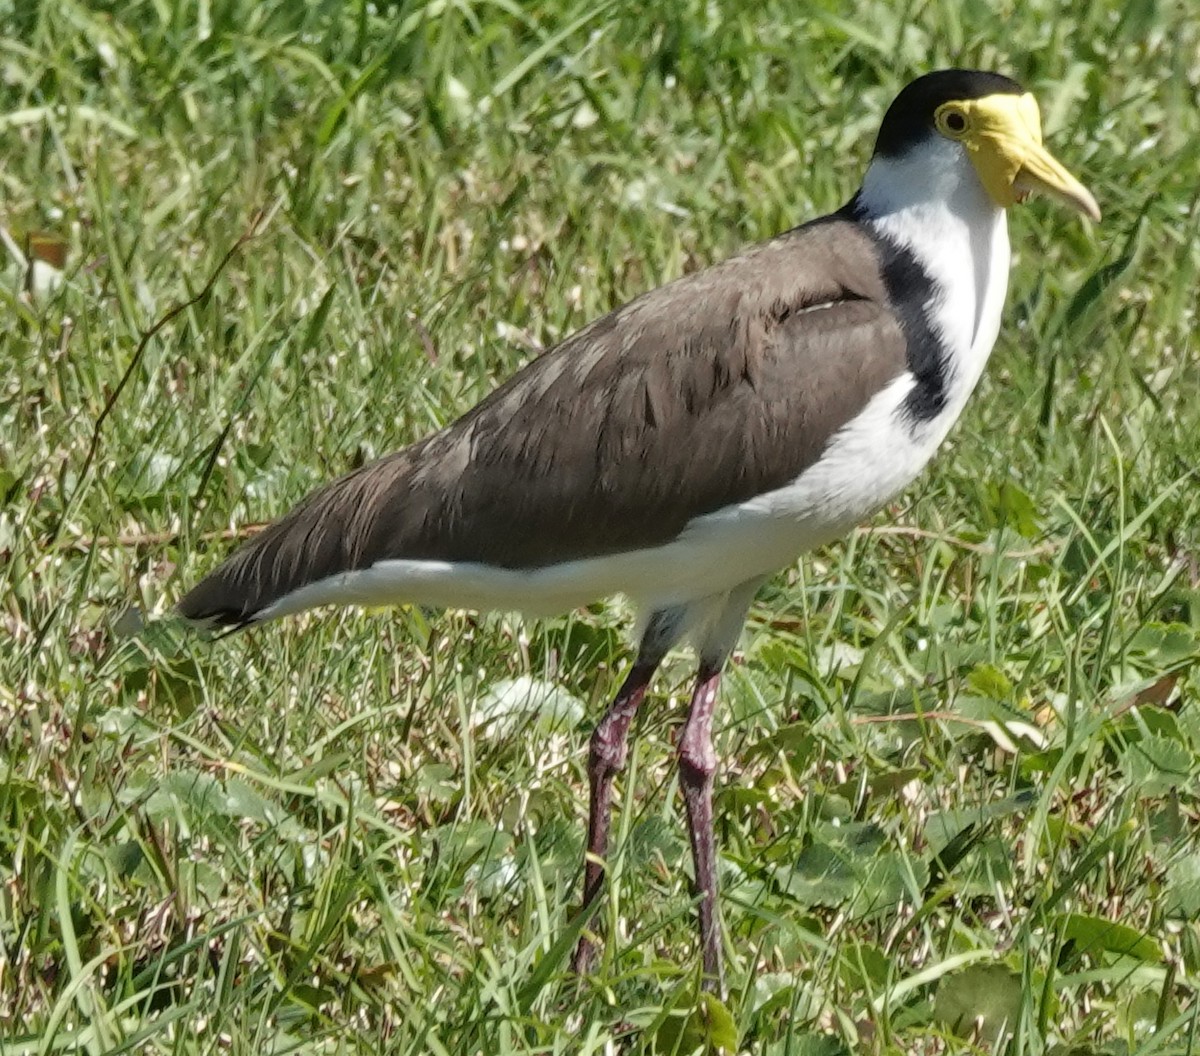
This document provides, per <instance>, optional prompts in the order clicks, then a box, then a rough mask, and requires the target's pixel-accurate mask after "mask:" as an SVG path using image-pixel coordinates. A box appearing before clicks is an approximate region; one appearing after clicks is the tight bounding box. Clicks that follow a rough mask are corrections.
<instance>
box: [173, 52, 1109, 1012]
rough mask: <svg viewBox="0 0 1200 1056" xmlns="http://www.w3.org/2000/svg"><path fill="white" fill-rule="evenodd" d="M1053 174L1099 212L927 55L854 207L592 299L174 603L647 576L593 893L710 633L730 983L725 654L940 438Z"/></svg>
mask: <svg viewBox="0 0 1200 1056" xmlns="http://www.w3.org/2000/svg"><path fill="white" fill-rule="evenodd" d="M1035 191H1041V192H1045V193H1046V194H1048V195H1050V196H1051V197H1053V198H1056V199H1058V200H1059V201H1060V202H1062V203H1064V204H1065V205H1067V206H1069V207H1071V208H1072V209H1075V210H1077V211H1078V212H1080V213H1082V214H1084V215H1085V216H1088V217H1091V218H1092V219H1093V220H1098V219H1099V217H1100V212H1099V209H1098V208H1097V205H1096V202H1095V199H1094V198H1093V197H1092V195H1091V194H1090V193H1089V192H1088V191H1087V190H1086V189H1085V188H1084V187H1083V186H1082V185H1081V184H1080V183H1079V182H1078V181H1077V180H1076V179H1075V178H1074V177H1073V176H1071V174H1070V173H1068V172H1067V170H1066V169H1065V168H1063V166H1062V165H1060V164H1059V163H1058V162H1057V161H1056V160H1055V159H1054V158H1053V157H1052V156H1051V155H1050V153H1049V152H1048V151H1047V150H1046V149H1045V148H1044V147H1043V146H1042V135H1041V126H1040V118H1039V112H1038V107H1037V103H1036V102H1035V101H1034V99H1033V97H1032V96H1031V95H1029V94H1028V93H1026V92H1025V91H1024V90H1023V89H1022V88H1021V86H1020V85H1018V84H1017V83H1016V82H1014V81H1012V80H1010V79H1009V78H1007V77H1004V76H1000V75H998V74H995V73H985V72H980V71H974V70H959V69H953V70H943V71H940V72H937V73H931V74H928V75H927V76H923V77H921V78H919V79H917V80H915V81H913V82H912V83H911V84H909V85H908V86H907V87H906V88H904V90H903V91H901V92H900V94H899V95H898V96H897V97H896V99H895V101H894V102H893V103H892V105H891V107H890V108H889V109H888V111H887V114H886V115H885V116H884V119H883V123H882V125H881V127H880V130H879V136H878V139H877V141H876V144H875V151H874V154H873V156H872V158H871V161H870V164H869V165H868V167H867V171H866V175H865V177H864V179H863V183H862V186H861V188H860V189H859V190H858V192H857V193H856V194H855V195H854V196H853V197H852V198H851V199H850V201H849V203H848V204H847V205H846V206H844V207H843V208H842V209H840V210H838V211H837V212H835V213H832V214H830V215H829V216H825V217H822V218H820V219H818V220H814V221H812V222H810V223H807V224H804V225H803V226H800V227H797V228H795V229H793V230H791V231H787V232H785V233H784V234H781V235H779V236H777V237H775V238H772V239H770V240H769V241H766V242H763V243H760V244H758V245H754V246H752V247H750V248H749V249H746V250H744V251H743V252H741V253H739V254H738V255H736V256H734V257H731V258H730V259H728V260H725V261H723V262H722V263H719V264H716V265H714V266H712V267H710V268H707V269H706V270H703V271H699V272H696V273H695V274H691V275H688V276H686V277H684V278H681V279H678V280H676V281H674V282H671V283H669V284H667V285H665V286H662V287H660V288H658V289H654V290H651V291H650V292H648V293H645V294H643V295H642V296H640V297H638V298H637V299H635V300H633V301H631V302H629V303H628V304H626V305H624V306H622V307H620V308H617V309H615V310H613V311H611V312H609V313H608V314H607V315H605V316H603V317H602V318H600V319H597V320H596V321H595V322H593V323H591V324H590V325H589V326H586V327H584V328H583V329H582V330H580V331H579V332H578V333H575V334H573V335H572V336H570V337H568V338H567V339H566V340H564V341H562V342H561V343H560V344H559V345H557V346H556V347H555V348H553V349H552V350H551V351H549V352H547V353H545V354H544V355H542V356H541V357H539V358H538V359H535V360H534V361H533V362H531V363H530V364H529V365H528V366H526V367H525V368H524V369H523V370H521V371H520V372H518V373H517V374H516V375H515V376H514V377H512V378H510V379H509V380H508V382H506V383H505V384H504V385H501V386H500V387H499V388H498V389H496V390H495V391H494V392H493V393H492V394H491V395H490V396H488V397H487V398H486V399H484V400H483V401H482V402H481V403H479V404H478V405H477V406H475V407H474V408H472V409H471V410H470V411H468V412H467V413H466V414H465V415H463V416H462V417H461V418H459V419H458V420H457V421H456V422H454V423H453V424H452V425H449V426H447V427H446V428H445V429H442V430H441V431H440V432H438V433H435V434H433V435H432V436H428V437H426V438H425V439H423V440H420V441H418V442H417V443H414V444H412V445H410V446H409V447H406V448H404V449H403V450H400V451H397V452H396V453H395V454H391V455H388V456H387V457H385V458H381V459H379V460H378V461H376V462H372V463H371V464H369V465H366V466H363V467H362V468H360V469H357V470H355V471H354V472H352V473H349V474H347V475H346V476H344V477H342V478H341V479H340V480H336V481H334V482H333V483H331V484H328V485H326V486H325V487H323V488H321V489H319V490H318V491H316V492H314V493H313V494H311V495H309V496H308V497H307V498H306V499H304V500H303V501H302V502H301V503H300V504H299V505H298V506H296V508H295V509H293V510H292V511H291V512H290V513H288V514H287V515H286V516H284V517H283V518H282V519H281V520H279V521H277V522H275V523H274V524H273V525H271V526H270V527H269V528H267V529H266V530H265V531H263V532H262V533H261V534H259V535H257V536H255V537H254V538H252V539H251V540H250V541H249V542H247V543H245V544H244V545H243V546H242V547H241V548H240V549H238V550H237V551H236V552H235V553H234V554H233V555H232V556H231V557H229V558H228V559H227V560H226V561H225V562H224V564H222V565H220V566H219V567H218V568H217V569H216V571H215V572H213V573H211V574H210V575H209V576H208V577H207V578H206V579H204V580H203V581H202V582H201V583H200V584H199V585H198V586H196V587H194V588H193V589H192V590H191V591H190V592H189V593H188V594H187V595H186V596H185V597H184V598H183V600H182V601H181V602H180V603H179V611H180V612H181V613H182V614H183V615H184V616H186V617H188V618H189V619H191V620H195V621H204V622H207V623H210V624H216V625H224V626H227V627H242V626H245V625H248V624H256V623H261V622H264V621H266V620H271V619H274V618H276V617H278V616H286V615H288V614H290V613H296V612H300V611H301V610H304V609H309V608H312V607H314V606H319V605H331V604H359V605H380V604H389V603H415V604H421V605H428V606H451V607H456V608H468V609H478V610H482V609H502V610H521V611H525V612H529V613H534V614H549V613H555V612H561V611H565V610H569V609H572V608H575V607H577V606H581V605H585V604H588V603H590V602H594V601H596V600H597V599H600V598H604V597H607V596H609V595H615V594H623V595H625V596H627V597H628V598H629V599H631V600H632V601H633V602H634V603H636V605H637V607H638V609H639V611H640V613H641V622H640V624H639V627H640V632H639V633H640V637H639V645H638V651H637V655H636V658H635V659H634V661H633V664H632V666H631V668H630V670H629V672H628V674H627V676H626V677H625V680H624V682H623V683H622V685H621V687H620V689H619V690H618V691H617V694H616V698H615V699H614V700H613V702H612V705H611V706H610V707H609V709H608V710H607V711H606V712H605V713H604V715H603V716H602V717H601V719H600V721H599V722H598V724H597V725H596V727H595V730H594V731H593V733H592V735H591V747H590V751H589V754H588V780H589V785H590V794H591V802H590V807H589V811H588V833H587V854H586V860H585V864H584V878H583V899H584V903H585V905H586V904H588V903H590V902H591V901H592V900H593V899H595V898H596V897H597V896H598V895H599V893H600V891H601V888H602V886H603V881H604V869H605V856H606V855H607V854H608V830H609V813H610V805H611V796H612V782H613V777H614V775H615V774H616V773H617V772H618V771H619V770H620V769H621V767H622V765H623V764H624V762H625V756H626V741H627V735H628V732H629V727H630V723H631V721H632V720H633V717H634V713H635V712H636V710H637V708H638V705H639V704H640V703H641V701H642V698H643V696H644V695H645V693H646V690H647V687H648V686H649V684H650V681H651V678H652V676H653V675H654V672H655V670H656V669H657V668H658V666H659V664H660V663H661V662H662V660H663V658H664V656H666V654H667V652H668V650H670V649H672V648H673V647H675V646H676V645H678V644H679V643H680V642H681V641H683V640H685V639H688V640H690V641H691V643H692V644H693V645H694V647H695V650H696V654H697V657H698V674H697V678H696V684H695V690H694V693H693V695H692V698H691V704H690V707H689V709H688V712H687V717H686V720H685V721H684V724H683V727H682V729H681V731H680V733H679V737H678V742H677V743H678V754H679V772H680V785H681V787H682V790H683V800H684V806H685V810H686V814H687V826H688V833H689V836H690V839H691V846H692V854H693V860H694V866H695V884H696V891H697V896H698V901H699V917H700V944H701V949H702V958H703V970H704V979H705V982H706V985H707V986H709V987H711V988H716V989H720V988H721V987H722V986H723V981H722V957H721V944H720V931H719V915H718V911H717V861H716V853H715V849H714V843H713V817H712V790H713V774H714V771H715V770H716V768H717V758H716V755H715V753H714V751H713V744H712V725H713V710H714V707H715V704H716V699H717V685H718V681H719V679H720V672H721V668H722V665H723V664H724V662H725V660H726V658H727V657H728V656H729V653H730V652H731V650H732V649H733V646H734V644H735V642H736V640H737V637H738V634H739V631H740V629H741V627H742V624H743V621H744V619H745V616H746V611H747V608H748V607H749V605H750V603H751V601H752V600H753V598H754V595H755V592H756V591H757V590H758V588H759V586H760V585H761V584H762V583H763V581H764V580H765V579H766V578H767V577H769V576H770V575H771V574H772V573H774V572H776V571H777V570H779V569H781V568H783V567H784V566H786V565H788V564H790V563H791V562H793V561H795V560H796V558H797V557H798V556H799V555H801V554H803V553H804V552H805V551H807V550H811V549H812V548H813V547H815V546H820V545H821V544H823V543H827V542H829V541H830V540H833V539H836V538H838V537H839V536H841V535H843V534H844V533H846V532H847V531H848V530H849V529H850V528H851V527H852V526H854V525H856V524H858V523H859V522H860V521H862V520H864V519H865V518H868V517H870V516H871V515H872V514H873V513H875V512H876V511H877V510H879V509H880V507H881V506H883V505H884V504H885V503H886V502H888V501H889V500H890V499H891V498H892V497H893V496H895V495H896V494H897V493H898V492H900V491H901V490H902V489H903V488H905V487H906V486H907V485H908V484H909V483H910V482H911V481H912V480H913V479H914V478H915V477H916V476H917V475H918V474H919V473H920V471H921V469H922V468H923V467H924V466H925V464H926V463H927V462H928V461H929V459H930V458H931V457H932V456H933V453H934V452H935V451H936V450H937V449H938V446H939V445H940V444H941V442H942V441H943V440H944V439H945V437H946V434H947V432H948V431H949V430H950V427H951V426H952V425H953V424H954V422H955V420H956V419H957V418H958V416H959V415H960V414H961V413H962V410H963V406H964V405H965V403H966V401H967V397H968V396H969V395H970V393H971V390H972V389H974V388H975V384H976V382H977V381H978V380H979V376H980V373H981V372H982V370H983V368H984V364H985V363H986V362H987V358H988V355H989V353H990V352H991V350H992V345H993V344H994V343H995V340H996V334H997V331H998V330H999V327H1000V316H1001V309H1002V307H1003V304H1004V297H1005V290H1006V287H1007V284H1008V271H1009V241H1008V229H1007V224H1006V215H1005V210H1006V209H1007V208H1008V207H1009V206H1011V205H1013V204H1014V203H1016V202H1019V201H1022V200H1023V199H1024V198H1025V197H1026V196H1027V195H1028V194H1030V193H1031V192H1035ZM397 398H399V397H397ZM592 941H593V940H592V939H591V937H590V936H589V935H588V934H587V933H585V937H584V938H583V939H582V940H581V941H580V943H579V945H578V947H577V949H576V952H575V957H574V966H575V968H576V969H577V970H579V971H583V970H586V968H587V967H588V963H589V960H590V955H591V950H592Z"/></svg>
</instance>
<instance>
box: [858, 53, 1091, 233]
mask: <svg viewBox="0 0 1200 1056" xmlns="http://www.w3.org/2000/svg"><path fill="white" fill-rule="evenodd" d="M944 143H950V144H957V145H958V146H959V147H961V149H962V151H963V153H965V155H966V156H967V157H968V158H969V159H970V161H971V163H972V166H973V167H974V170H975V172H976V173H977V174H978V176H979V181H980V183H982V184H983V186H984V188H985V189H986V191H987V193H988V195H989V196H990V197H991V199H992V201H994V202H995V203H996V205H998V206H1000V207H1002V208H1008V207H1009V206H1010V205H1014V204H1016V203H1017V202H1021V201H1024V200H1025V199H1026V198H1027V197H1028V196H1029V194H1030V193H1032V192H1035V191H1038V192H1042V193H1044V194H1047V195H1049V196H1050V197H1052V198H1055V199H1056V200H1058V201H1060V202H1062V203H1063V204H1065V205H1067V206H1069V207H1070V208H1072V209H1075V210H1077V211H1078V212H1080V213H1082V214H1083V215H1084V216H1088V217H1091V219H1093V220H1099V219H1100V208H1099V206H1098V205H1097V204H1096V199H1095V198H1093V197H1092V195H1091V192H1090V191H1088V189H1087V188H1086V187H1084V186H1083V184H1081V183H1080V182H1079V181H1078V180H1077V179H1075V177H1074V176H1072V175H1071V174H1070V173H1069V172H1068V171H1067V170H1066V169H1065V168H1064V167H1063V166H1062V165H1061V164H1060V163H1059V162H1058V161H1057V160H1056V159H1055V157H1054V156H1053V155H1052V154H1051V153H1050V152H1049V151H1048V150H1047V149H1046V148H1045V147H1044V146H1043V145H1042V122H1041V114H1040V112H1039V111H1038V105H1037V101H1036V100H1035V99H1034V98H1033V96H1032V95H1030V94H1029V93H1028V92H1026V91H1025V89H1023V88H1022V87H1021V86H1020V85H1019V84H1018V83H1017V82H1016V81H1014V80H1011V79H1010V78H1008V77H1004V76H1002V75H1001V74H998V73H987V72H984V71H981V70H957V69H955V70H939V71H937V72H936V73H929V74H926V75H925V76H923V77H918V78H917V79H916V80H915V81H913V82H912V83H911V84H909V85H908V86H906V87H905V88H904V89H903V90H902V91H901V92H900V94H899V95H898V96H896V99H895V101H894V102H893V103H892V105H891V106H890V107H889V108H888V112H887V114H886V115H885V116H884V119H883V123H882V125H880V128H879V138H878V139H877V140H876V143H875V158H876V159H881V160H884V161H885V162H886V161H887V160H895V161H899V160H901V159H905V158H908V157H909V156H910V155H911V154H912V152H914V151H917V152H919V151H922V150H928V149H929V147H930V145H931V144H933V145H935V146H936V145H938V144H944Z"/></svg>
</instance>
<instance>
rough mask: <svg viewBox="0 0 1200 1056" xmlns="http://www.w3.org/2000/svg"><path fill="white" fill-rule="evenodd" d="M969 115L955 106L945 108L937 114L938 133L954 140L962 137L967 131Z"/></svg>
mask: <svg viewBox="0 0 1200 1056" xmlns="http://www.w3.org/2000/svg"><path fill="white" fill-rule="evenodd" d="M967 124H968V122H967V115H966V114H964V113H963V112H962V111H961V110H959V109H958V108H957V107H954V106H947V107H943V108H942V109H941V110H939V111H938V112H937V127H938V131H939V132H941V133H942V135H944V136H950V137H951V138H952V139H954V138H957V137H958V136H961V135H962V134H963V133H964V132H966V130H967Z"/></svg>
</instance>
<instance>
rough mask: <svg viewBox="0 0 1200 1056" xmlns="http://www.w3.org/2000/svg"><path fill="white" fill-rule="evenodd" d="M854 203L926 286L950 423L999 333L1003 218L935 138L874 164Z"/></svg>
mask: <svg viewBox="0 0 1200 1056" xmlns="http://www.w3.org/2000/svg"><path fill="white" fill-rule="evenodd" d="M858 201H859V204H860V206H861V207H862V210H863V213H864V214H865V215H864V216H863V219H864V220H865V222H866V223H868V224H870V225H871V226H873V227H874V228H875V229H876V230H877V231H879V232H880V233H881V234H883V235H885V236H887V237H888V238H890V239H892V240H894V241H896V242H898V243H900V244H901V245H903V246H905V247H906V248H908V249H909V250H910V251H911V252H912V253H913V255H914V256H915V257H916V258H917V260H918V261H919V262H920V263H921V264H922V266H924V268H925V269H926V270H927V271H928V273H929V276H930V278H931V279H932V280H933V283H934V287H935V289H936V291H937V293H936V294H935V297H934V301H933V303H932V304H931V305H930V307H931V308H932V310H933V320H934V325H935V326H936V327H937V329H938V330H939V332H940V336H941V338H942V340H943V341H944V342H945V343H946V346H947V348H948V349H949V350H950V359H951V361H950V364H949V366H950V377H949V378H948V379H947V380H948V382H949V385H948V390H947V396H948V406H947V410H948V411H951V414H950V416H949V418H950V421H953V420H954V418H957V417H958V414H959V412H960V411H961V410H962V407H963V405H964V404H965V403H966V400H967V397H968V396H969V395H970V394H971V390H972V389H974V387H975V384H976V382H977V381H978V380H979V376H980V374H981V373H982V372H983V368H984V365H985V364H986V363H987V358H988V356H989V355H990V354H991V351H992V346H993V345H994V344H995V342H996V335H997V333H998V332H999V329H1000V313H1001V310H1002V308H1003V306H1004V295H1005V293H1006V291H1007V289H1008V269H1009V256H1010V254H1009V245H1008V224H1007V219H1006V215H1005V212H1004V210H1003V209H1002V208H1000V207H999V206H998V205H996V204H995V202H993V201H992V199H991V197H990V196H989V195H988V193H987V191H986V190H985V189H984V187H983V184H982V183H981V182H980V181H979V177H978V176H977V174H976V172H975V167H974V165H973V164H972V163H971V159H970V158H969V157H968V156H967V154H966V151H965V150H964V149H963V148H962V147H961V146H960V145H959V144H957V143H952V142H950V141H949V140H947V139H943V138H942V137H940V136H937V135H933V136H931V137H930V138H929V139H927V140H925V141H924V142H922V143H920V144H918V145H917V146H916V147H914V148H913V149H911V150H909V151H908V152H907V153H906V154H904V155H902V156H900V157H876V158H874V159H873V160H872V161H871V164H870V166H869V167H868V169H867V172H866V176H865V178H864V179H863V185H862V190H861V191H860V192H859V198H858ZM947 428H948V425H947Z"/></svg>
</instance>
